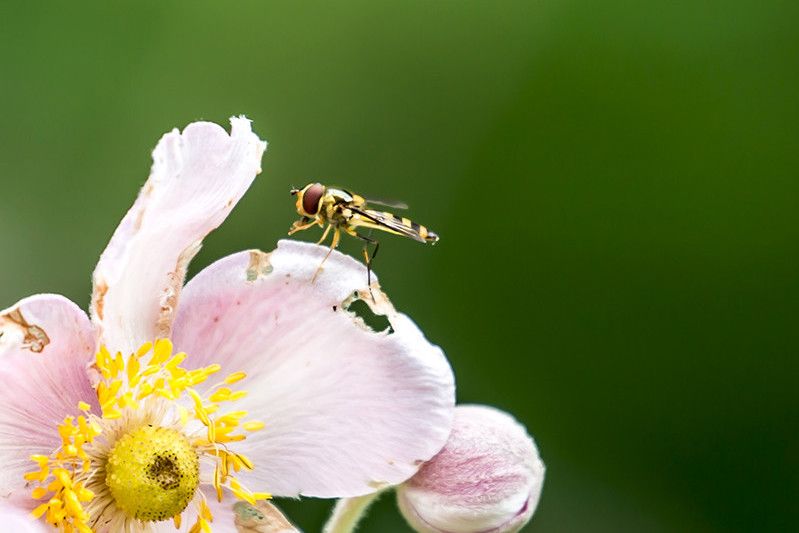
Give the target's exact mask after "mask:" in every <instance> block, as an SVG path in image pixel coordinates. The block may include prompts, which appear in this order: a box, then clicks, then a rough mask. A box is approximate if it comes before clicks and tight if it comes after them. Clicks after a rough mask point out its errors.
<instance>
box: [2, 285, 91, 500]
mask: <svg viewBox="0 0 799 533" xmlns="http://www.w3.org/2000/svg"><path fill="white" fill-rule="evenodd" d="M94 351H95V345H94V333H93V329H92V326H91V323H90V322H89V318H88V317H87V316H86V314H85V313H84V312H83V311H82V310H81V309H80V308H79V307H78V306H77V305H75V304H74V303H72V302H71V301H69V300H68V299H66V298H64V297H63V296H58V295H53V294H40V295H36V296H31V297H29V298H25V299H24V300H21V301H20V302H18V303H17V304H15V305H14V306H12V307H10V308H8V309H6V310H4V311H0V383H2V384H3V385H2V387H0V406H2V408H0V457H2V458H3V468H2V469H0V496H8V495H9V494H11V493H13V492H15V490H17V489H21V488H22V486H23V484H24V483H25V482H24V480H23V477H22V476H23V474H24V473H25V472H27V471H29V470H32V468H31V467H32V466H35V465H34V464H33V463H31V461H30V460H29V456H30V455H31V454H34V453H41V454H49V453H51V452H52V451H53V450H55V449H56V448H57V447H58V446H59V445H60V443H61V441H60V439H59V438H58V433H57V432H56V431H55V428H56V426H57V425H58V424H60V423H61V422H62V421H63V420H64V417H65V416H67V415H79V414H80V412H79V411H78V408H77V406H78V402H79V401H84V402H87V403H89V404H90V405H92V406H94V407H96V406H97V405H96V404H97V401H96V398H97V394H96V393H95V391H94V389H93V388H92V387H91V384H90V383H89V378H88V375H87V373H86V367H87V365H88V364H89V362H90V361H91V359H92V357H93V356H94ZM14 496H15V495H14Z"/></svg>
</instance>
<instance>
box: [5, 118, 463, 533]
mask: <svg viewBox="0 0 799 533" xmlns="http://www.w3.org/2000/svg"><path fill="white" fill-rule="evenodd" d="M231 124H232V129H231V133H230V134H228V133H226V132H225V131H224V130H223V129H222V128H221V127H219V126H217V125H214V124H210V123H195V124H191V125H189V126H188V127H187V128H186V129H185V130H184V131H183V132H182V133H181V132H179V131H177V130H174V131H172V132H170V133H167V134H166V135H165V136H164V137H163V138H162V139H161V141H160V142H159V143H158V146H157V147H156V149H155V151H154V153H153V160H154V163H153V167H152V171H151V174H150V178H149V179H148V181H147V182H146V183H145V185H144V187H143V189H142V191H141V193H140V194H139V197H138V199H137V200H136V202H135V203H134V204H133V207H132V208H131V209H130V211H129V212H128V213H127V215H126V216H125V217H124V219H123V220H122V223H121V224H120V225H119V227H118V228H117V230H116V232H115V233H114V235H113V237H112V238H111V241H110V243H109V245H108V247H107V248H106V250H105V251H104V252H103V254H102V256H101V257H100V261H99V263H98V265H97V268H96V270H95V272H94V277H93V281H94V291H93V295H92V300H91V310H90V311H91V312H90V315H91V318H89V317H87V315H86V314H84V312H83V311H81V310H80V309H79V308H78V306H77V305H75V304H74V303H72V302H71V301H69V300H68V299H66V298H64V297H62V296H57V295H49V294H40V295H35V296H31V297H29V298H25V299H23V300H21V301H20V302H18V303H16V304H15V305H13V306H11V307H10V308H8V309H6V310H4V311H2V312H0V357H2V365H0V376H1V377H0V383H2V387H0V403H1V404H2V406H3V407H2V409H0V461H1V462H2V464H3V469H2V471H0V525H3V526H4V527H3V528H2V529H3V530H8V528H12V529H13V530H14V531H24V530H26V529H27V530H29V531H40V530H41V531H45V530H50V529H52V526H55V527H56V528H59V529H60V530H62V531H81V532H86V531H114V532H115V531H155V532H157V531H175V530H176V528H177V530H179V531H208V530H210V528H211V527H213V529H214V531H236V526H235V523H236V514H235V513H234V506H236V507H237V508H240V506H241V505H259V504H260V503H259V500H264V499H267V498H269V497H270V495H271V494H273V495H276V496H289V497H296V496H300V495H303V496H312V497H322V498H333V497H351V496H359V495H363V494H368V493H371V492H374V491H376V490H379V489H380V488H382V487H385V486H388V485H394V484H397V483H400V482H402V481H403V480H405V479H407V478H409V477H410V476H411V475H413V474H414V473H415V472H416V471H417V470H418V468H419V465H421V464H422V463H423V462H424V461H426V460H428V459H430V458H431V457H432V456H434V455H435V454H436V453H437V452H438V451H439V450H440V449H441V447H442V446H443V445H444V443H445V441H446V439H447V436H448V434H449V432H450V427H451V423H452V417H453V404H454V381H453V376H452V371H451V369H450V367H449V365H448V363H447V361H446V358H445V357H444V355H443V353H442V352H441V350H440V349H439V348H437V347H436V346H433V345H431V344H430V343H429V342H427V341H426V340H425V338H424V336H423V335H422V333H421V332H420V331H419V329H418V328H417V327H416V325H415V324H414V323H413V322H412V321H411V320H410V319H409V318H408V317H406V316H405V315H402V314H400V313H397V312H396V311H395V310H394V309H393V308H392V307H391V305H390V303H389V302H388V300H387V299H386V298H385V297H384V295H383V294H382V293H381V292H380V291H379V290H375V291H374V293H375V294H376V295H377V298H376V299H375V301H374V302H373V301H372V300H371V299H368V301H367V303H368V304H369V305H371V306H373V308H374V311H375V312H376V313H380V314H384V315H385V316H386V318H387V319H388V321H389V323H390V324H391V327H390V328H389V329H388V330H387V331H384V332H375V331H372V330H371V329H370V328H369V327H367V326H366V325H365V324H364V323H363V321H362V320H361V319H360V318H359V317H357V316H356V315H355V314H354V313H353V312H351V311H350V310H349V304H350V303H351V302H352V301H353V300H354V299H356V298H358V297H360V296H362V295H365V294H368V288H367V287H366V286H365V280H366V269H365V267H364V266H363V265H361V264H360V263H358V262H356V261H355V260H353V259H351V258H349V257H347V256H344V255H342V254H339V253H334V254H333V255H331V257H330V258H329V259H328V260H327V262H326V263H325V264H324V270H323V271H322V273H321V274H320V275H319V276H318V277H317V279H316V280H315V282H313V283H312V282H311V278H312V276H313V275H314V272H315V271H316V269H317V267H318V265H319V263H320V261H321V259H322V258H323V257H324V255H325V253H326V250H325V249H323V248H320V247H317V246H315V245H310V244H303V243H298V242H291V241H281V242H280V243H279V245H278V248H277V249H276V250H275V251H274V252H272V253H263V252H260V251H245V252H240V253H236V254H233V255H231V256H228V257H226V258H224V259H221V260H219V261H217V262H216V263H213V264H212V265H210V266H209V267H207V268H206V269H204V270H203V271H201V272H200V273H199V274H198V275H197V276H196V277H194V278H193V279H192V280H191V281H190V282H189V283H188V284H186V286H185V287H184V286H183V282H184V277H185V273H186V268H187V265H188V263H189V261H190V260H191V258H192V257H193V256H194V255H195V253H196V252H197V251H198V249H199V246H200V243H201V240H202V239H203V238H204V237H205V236H206V235H207V234H208V233H209V232H210V231H212V230H213V229H214V228H216V227H217V226H218V225H219V224H221V222H222V221H223V220H224V219H225V217H226V216H227V215H228V213H229V212H230V210H231V209H232V208H233V206H234V205H235V204H236V203H237V202H238V200H239V199H240V198H241V196H242V195H243V194H244V192H245V191H246V190H247V188H248V187H249V186H250V184H251V182H252V180H253V179H254V178H255V176H256V175H257V174H258V173H259V172H260V160H261V156H262V154H263V151H264V150H265V148H266V143H264V142H262V141H261V140H260V139H258V137H257V136H256V135H255V134H253V133H252V131H251V129H250V123H249V121H247V120H246V119H244V118H234V119H232V120H231ZM242 502H247V503H242ZM26 514H32V515H33V516H34V517H35V518H37V520H35V521H29V522H28V521H26V520H25V519H24V517H25V515H26ZM48 524H49V525H48Z"/></svg>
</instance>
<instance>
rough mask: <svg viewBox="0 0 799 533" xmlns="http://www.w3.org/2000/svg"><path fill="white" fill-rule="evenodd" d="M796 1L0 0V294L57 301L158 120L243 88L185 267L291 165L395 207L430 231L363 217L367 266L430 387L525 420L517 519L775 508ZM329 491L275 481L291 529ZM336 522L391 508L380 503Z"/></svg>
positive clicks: (724, 526) (792, 409) (716, 515)
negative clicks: (252, 154)
mask: <svg viewBox="0 0 799 533" xmlns="http://www.w3.org/2000/svg"><path fill="white" fill-rule="evenodd" d="M797 23H799V4H797V3H796V2H794V1H783V2H779V1H765V2H744V1H732V0H719V1H682V2H681V1H678V2H634V1H620V0H606V1H603V2H588V1H577V0H571V1H570V0H559V1H551V0H536V1H522V2H488V1H486V2H480V3H474V2H430V1H425V2H397V3H391V4H390V3H385V2H365V1H364V2H340V3H337V4H334V3H332V2H331V3H327V2H325V3H315V4H309V3H294V2H284V3H267V2H154V1H153V2H138V3H136V4H135V6H134V5H132V4H130V3H121V2H97V3H95V4H85V3H75V2H71V3H67V2H51V3H47V4H44V3H41V4H39V5H36V4H35V3H33V2H30V3H28V2H25V3H23V2H18V3H16V2H15V3H11V2H3V3H2V4H1V5H0V30H2V31H0V109H1V110H2V117H3V120H2V125H0V183H1V184H2V187H1V188H0V197H1V198H2V202H1V204H0V205H1V206H2V207H0V254H1V255H0V259H1V260H0V307H4V306H6V305H11V304H12V303H13V302H14V301H16V300H17V299H19V298H21V297H24V296H26V295H28V294H32V293H36V292H45V291H50V292H60V293H63V294H66V295H67V296H69V297H70V298H72V299H73V300H75V301H76V302H78V303H79V304H81V305H83V306H85V305H86V304H87V302H88V296H89V292H90V277H89V276H90V273H91V270H92V268H93V266H94V264H95V262H96V259H97V257H98V255H99V253H100V252H101V251H102V249H103V247H104V246H105V243H106V242H107V240H108V238H109V236H110V234H111V232H112V230H113V229H114V228H115V227H116V224H117V222H118V221H119V220H120V218H121V217H122V215H123V214H124V212H125V210H126V209H127V208H128V207H129V205H130V204H131V202H132V201H133V198H134V196H135V194H136V193H137V190H138V188H139V187H140V186H141V184H142V183H143V181H144V179H145V178H146V177H147V172H148V169H149V165H150V151H151V150H152V148H153V146H154V145H155V142H156V141H157V139H158V138H159V137H160V135H161V134H162V133H164V132H165V131H167V130H169V129H171V128H172V127H174V126H180V127H182V126H184V125H185V124H187V123H188V122H191V121H194V120H198V119H207V120H213V121H217V122H222V123H226V121H227V118H228V117H229V116H230V115H233V114H240V113H244V114H246V115H247V116H248V117H250V118H252V119H253V120H254V127H255V129H256V131H257V132H258V133H259V134H260V135H261V136H262V137H263V138H266V139H268V140H269V142H270V147H269V150H268V152H267V154H266V156H265V159H264V164H263V168H264V173H263V174H262V175H261V177H260V178H259V179H258V180H257V181H256V183H255V185H254V186H253V187H252V189H251V191H250V192H249V194H248V195H247V196H246V197H245V198H244V199H243V200H242V202H241V203H240V204H239V206H238V207H237V208H236V209H235V211H234V212H233V214H232V216H231V217H230V218H229V220H228V221H227V222H226V223H225V224H224V225H223V226H222V227H221V228H220V229H219V230H218V231H217V232H215V233H213V234H212V235H211V237H210V238H209V239H208V240H207V241H206V246H205V248H204V249H203V251H202V252H201V254H200V255H199V256H198V258H197V259H196V260H195V263H194V264H193V266H192V271H193V272H196V271H197V270H198V269H199V268H201V267H202V266H205V265H207V264H209V263H210V262H212V261H213V260H214V259H216V258H219V257H221V256H223V255H225V254H228V253H231V252H234V251H237V250H240V249H245V248H251V247H260V248H263V249H267V250H268V249H271V248H273V247H274V245H275V242H276V240H277V239H279V238H282V237H284V235H285V232H286V230H287V228H288V226H289V224H290V223H291V222H292V221H293V220H294V219H295V213H294V211H293V206H292V199H291V198H290V197H289V196H288V189H289V188H290V187H291V186H292V185H303V184H304V183H306V182H307V181H310V180H311V179H319V180H323V181H325V182H330V183H336V184H340V185H346V186H348V187H350V188H352V189H353V190H356V191H359V192H363V193H365V194H367V195H368V194H372V195H376V196H383V197H392V198H398V199H403V200H405V201H407V202H408V203H409V204H410V205H411V207H412V208H411V210H410V211H409V214H410V215H411V216H412V217H413V218H414V219H416V220H418V221H419V222H421V223H423V224H426V225H429V226H430V227H431V228H432V229H434V230H435V231H437V232H438V233H439V234H440V235H441V236H442V239H441V242H440V244H439V245H438V246H436V247H433V248H431V247H425V246H422V245H419V244H418V243H414V242H411V241H406V240H402V239H400V238H392V237H390V236H387V237H386V238H384V239H383V240H382V243H383V246H382V247H381V252H380V257H379V258H378V260H377V263H376V270H377V272H378V273H379V274H380V276H381V281H382V284H383V286H384V287H385V289H386V290H387V292H388V293H389V295H390V296H391V297H392V299H393V300H394V302H395V304H396V306H397V307H398V308H399V309H400V310H403V311H405V312H407V313H408V314H410V316H412V317H413V318H414V319H415V320H416V321H417V322H418V323H419V324H420V325H421V327H422V328H423V329H424V331H425V332H426V334H427V336H428V337H429V338H430V339H431V340H432V341H433V342H435V343H437V344H440V345H441V346H442V347H443V348H444V349H445V351H446V352H447V354H448V356H449V358H450V361H451V363H452V365H453V367H454V369H455V372H456V376H457V380H458V398H459V401H461V402H479V403H486V404H491V405H495V406H497V407H500V408H502V409H505V410H507V411H509V412H511V413H513V414H514V415H515V416H516V417H517V418H518V419H519V420H520V421H522V422H523V423H524V424H525V425H526V426H527V427H528V429H529V430H530V432H531V433H532V434H533V435H534V436H535V438H536V440H537V442H538V444H539V446H540V449H541V453H542V456H543V458H544V460H545V461H546V463H547V467H548V471H547V480H546V484H545V487H544V492H543V497H542V500H541V503H540V506H539V509H538V512H537V513H536V516H535V517H534V519H533V521H532V522H531V524H530V526H528V528H526V529H525V531H531V532H533V531H542V532H543V531H547V532H572V531H576V532H582V531H588V532H604V531H607V532H618V531H654V532H658V531H787V530H790V529H793V528H795V527H796V524H797V520H799V505H798V504H797V495H798V494H799V393H797V389H799V387H797V381H798V379H797V378H799V364H798V363H797V355H798V354H799V352H798V351H797V344H799V342H798V341H799V334H798V332H799V328H797V318H798V316H799V307H798V306H799V276H797V274H798V273H799V272H798V270H799V269H798V268H797V267H799V261H798V260H799V240H798V238H799V209H798V208H799V184H798V183H797V181H798V180H797V168H799V164H798V163H799V161H798V159H799V157H797V155H799V150H797V146H798V145H797V142H798V141H799V126H798V124H799V59H798V58H799V32H798V31H797ZM316 237H317V234H316V233H314V234H313V235H311V234H310V232H309V233H307V234H305V235H303V236H302V238H304V239H307V240H310V239H315V238H316ZM343 249H344V250H345V251H347V252H350V253H356V254H357V253H358V251H359V246H358V245H357V244H355V243H352V242H347V243H345V245H344V246H343ZM328 506H329V502H315V501H309V502H303V503H301V504H298V503H296V502H288V503H286V504H285V505H283V507H284V509H285V510H286V511H287V512H288V513H289V514H290V516H291V517H292V518H293V519H294V520H296V522H298V524H299V525H301V526H302V527H304V528H305V530H306V531H308V532H309V533H310V532H312V531H317V530H318V529H319V527H320V524H321V522H322V521H323V519H324V517H325V514H326V512H327V508H328ZM363 530H364V531H368V532H372V531H375V532H394V531H397V532H399V531H406V530H407V526H405V525H404V522H403V521H402V519H401V517H400V516H399V515H398V513H397V512H396V510H395V507H394V502H393V499H392V498H384V499H383V501H381V502H380V503H379V504H378V505H377V507H376V508H375V510H374V512H373V513H372V514H371V515H370V516H369V518H368V519H367V521H366V522H365V523H364V528H363Z"/></svg>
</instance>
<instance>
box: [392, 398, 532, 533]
mask: <svg viewBox="0 0 799 533" xmlns="http://www.w3.org/2000/svg"><path fill="white" fill-rule="evenodd" d="M543 483H544V463H542V462H541V458H540V457H539V455H538V449H537V448H536V446H535V443H534V442H533V439H532V438H531V437H530V436H529V435H528V434H527V431H526V430H525V429H524V427H523V426H522V425H521V424H519V423H518V422H517V421H516V420H515V419H514V418H513V417H512V416H510V415H508V414H507V413H504V412H502V411H499V410H497V409H494V408H493V407H486V406H481V405H462V406H458V407H456V408H455V421H454V424H453V428H452V433H451V434H450V436H449V440H448V441H447V443H446V444H445V445H444V448H443V449H442V450H441V451H440V452H439V453H438V455H436V456H435V457H433V458H432V459H431V460H430V461H428V462H427V463H425V464H424V465H422V467H421V468H420V469H419V471H418V472H417V473H416V475H414V476H413V477H412V478H411V479H409V480H408V481H406V482H405V483H404V484H402V485H401V486H400V487H398V489H397V501H398V503H399V507H400V510H401V511H402V514H403V515H404V516H405V519H406V520H407V521H408V523H409V524H410V525H411V526H412V527H413V528H414V529H415V530H416V531H418V532H420V533H478V532H479V533H489V532H490V533H512V532H515V531H519V530H520V529H521V528H522V527H523V526H524V525H525V524H526V523H527V522H528V521H529V520H530V518H531V517H532V516H533V512H534V511H535V508H536V506H537V505H538V499H539V497H540V496H541V487H542V486H543Z"/></svg>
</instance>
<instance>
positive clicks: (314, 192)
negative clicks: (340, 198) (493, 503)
mask: <svg viewBox="0 0 799 533" xmlns="http://www.w3.org/2000/svg"><path fill="white" fill-rule="evenodd" d="M324 193H325V186H324V185H322V184H321V183H314V184H313V185H311V186H310V187H308V188H307V189H305V192H304V193H302V209H303V210H304V211H305V212H306V213H308V214H309V215H315V214H316V212H317V211H319V200H321V199H322V195H323V194H324Z"/></svg>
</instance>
